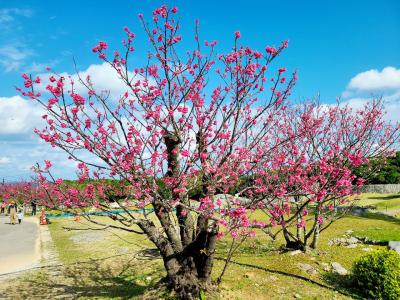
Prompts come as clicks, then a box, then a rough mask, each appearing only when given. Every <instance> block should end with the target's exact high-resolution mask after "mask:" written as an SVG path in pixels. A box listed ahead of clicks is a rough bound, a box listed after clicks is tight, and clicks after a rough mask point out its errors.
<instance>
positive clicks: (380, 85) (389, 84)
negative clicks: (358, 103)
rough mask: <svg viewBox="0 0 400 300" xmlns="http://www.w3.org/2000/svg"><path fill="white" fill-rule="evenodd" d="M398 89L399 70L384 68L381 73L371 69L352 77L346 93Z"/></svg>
mask: <svg viewBox="0 0 400 300" xmlns="http://www.w3.org/2000/svg"><path fill="white" fill-rule="evenodd" d="M387 89H391V90H393V89H400V69H396V68H394V67H385V68H384V69H383V70H382V71H379V70H377V69H372V70H369V71H365V72H361V73H359V74H357V75H356V76H354V77H353V78H352V79H351V80H350V82H349V84H348V85H347V91H355V92H373V91H384V90H387Z"/></svg>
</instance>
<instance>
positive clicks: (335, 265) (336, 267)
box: [331, 262, 349, 276]
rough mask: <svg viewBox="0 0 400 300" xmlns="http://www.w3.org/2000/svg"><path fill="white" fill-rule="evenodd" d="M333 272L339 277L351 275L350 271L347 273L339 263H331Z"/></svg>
mask: <svg viewBox="0 0 400 300" xmlns="http://www.w3.org/2000/svg"><path fill="white" fill-rule="evenodd" d="M331 266H332V269H333V272H335V273H337V274H339V275H342V276H344V275H347V274H349V271H347V270H346V269H345V268H344V267H343V266H342V265H341V264H339V263H338V262H333V263H331Z"/></svg>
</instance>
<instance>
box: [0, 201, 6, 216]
mask: <svg viewBox="0 0 400 300" xmlns="http://www.w3.org/2000/svg"><path fill="white" fill-rule="evenodd" d="M6 206H7V204H6V202H5V201H3V202H2V203H1V213H2V214H4V213H5V210H6Z"/></svg>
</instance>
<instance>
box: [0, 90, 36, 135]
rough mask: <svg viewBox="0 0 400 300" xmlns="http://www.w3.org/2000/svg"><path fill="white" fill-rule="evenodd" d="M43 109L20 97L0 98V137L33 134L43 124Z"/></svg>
mask: <svg viewBox="0 0 400 300" xmlns="http://www.w3.org/2000/svg"><path fill="white" fill-rule="evenodd" d="M42 114H43V111H42V109H41V108H40V107H39V106H38V105H37V104H36V103H35V102H33V101H32V102H30V101H28V100H24V99H22V98H21V97H20V96H13V97H0V123H1V126H0V137H1V135H15V134H26V133H32V132H33V129H34V128H35V126H38V125H39V124H40V123H41V115H42Z"/></svg>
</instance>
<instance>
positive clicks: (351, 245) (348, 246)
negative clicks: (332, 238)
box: [346, 244, 357, 249]
mask: <svg viewBox="0 0 400 300" xmlns="http://www.w3.org/2000/svg"><path fill="white" fill-rule="evenodd" d="M346 248H350V249H353V248H357V244H350V245H347V246H346Z"/></svg>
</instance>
